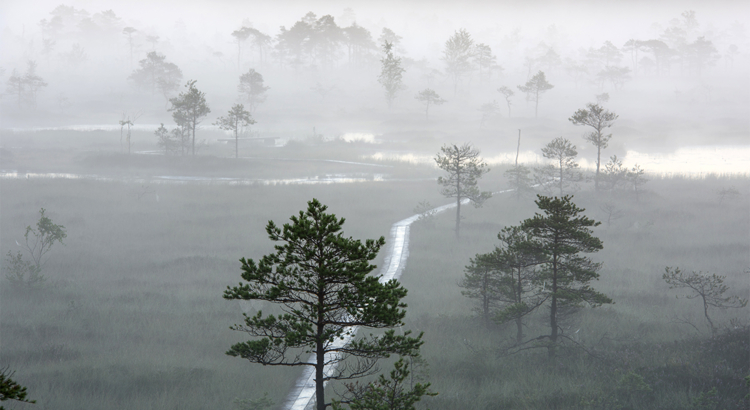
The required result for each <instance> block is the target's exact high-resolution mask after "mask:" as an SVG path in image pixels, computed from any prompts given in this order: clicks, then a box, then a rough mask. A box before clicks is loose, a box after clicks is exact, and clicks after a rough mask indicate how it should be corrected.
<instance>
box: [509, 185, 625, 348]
mask: <svg viewBox="0 0 750 410" xmlns="http://www.w3.org/2000/svg"><path fill="white" fill-rule="evenodd" d="M571 199H572V197H571V196H567V195H566V196H564V197H562V198H557V197H555V198H550V197H545V196H541V195H538V199H537V200H536V201H535V202H536V204H537V206H538V207H539V209H540V210H541V211H542V212H543V213H544V214H539V213H537V214H535V215H534V217H533V218H529V219H527V220H525V221H523V222H521V229H523V230H524V231H526V232H528V233H529V234H530V236H531V237H532V238H533V239H534V240H535V241H536V242H537V244H538V248H537V251H538V252H539V254H540V255H542V256H543V257H544V258H545V259H546V261H545V263H544V264H542V265H541V268H542V269H541V271H540V279H541V280H542V281H543V282H544V292H545V293H546V294H547V295H548V300H549V301H550V312H549V325H550V335H549V347H548V350H549V356H550V358H553V357H555V350H556V348H557V343H558V339H559V336H560V335H559V325H558V320H559V319H560V315H561V311H562V310H563V309H565V308H569V307H575V306H578V305H581V304H584V303H586V304H589V305H591V306H600V305H602V304H604V303H612V299H610V298H609V297H607V296H606V295H604V294H602V293H599V292H597V291H596V290H594V289H593V288H592V287H591V286H589V282H591V281H592V280H595V279H598V278H599V274H598V273H597V271H598V270H599V268H600V267H601V264H600V263H596V262H594V261H592V260H591V259H590V258H588V257H585V256H581V255H580V254H581V253H593V252H598V251H599V250H601V249H603V246H602V241H601V240H600V239H599V238H597V237H595V236H594V235H593V232H592V231H591V229H590V228H591V227H594V226H598V225H599V224H600V222H596V221H594V220H593V219H589V218H588V217H586V216H584V215H581V214H582V213H583V212H584V211H585V209H582V208H579V207H577V206H576V204H574V203H573V202H571Z"/></svg>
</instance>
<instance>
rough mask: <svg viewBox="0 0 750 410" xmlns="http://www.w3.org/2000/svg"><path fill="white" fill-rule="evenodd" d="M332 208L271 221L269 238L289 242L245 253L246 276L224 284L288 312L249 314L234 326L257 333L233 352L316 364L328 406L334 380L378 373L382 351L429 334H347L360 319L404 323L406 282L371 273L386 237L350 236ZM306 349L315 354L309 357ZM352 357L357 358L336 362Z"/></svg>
mask: <svg viewBox="0 0 750 410" xmlns="http://www.w3.org/2000/svg"><path fill="white" fill-rule="evenodd" d="M326 210H327V207H326V206H325V205H323V204H321V203H320V202H319V201H318V200H316V199H313V200H312V201H310V202H308V207H307V210H306V211H300V213H299V215H298V216H292V217H291V218H290V219H291V223H287V224H284V225H283V227H281V228H280V227H278V226H277V225H276V224H275V223H274V222H273V221H269V222H268V225H267V226H266V232H267V233H268V237H269V239H271V240H272V241H274V242H279V243H281V244H279V245H275V246H274V248H275V249H276V251H275V252H274V253H272V254H268V255H265V256H263V257H262V258H261V259H259V260H258V262H257V263H256V262H255V261H254V260H253V259H245V258H242V259H240V262H241V263H242V279H243V280H244V281H245V282H244V283H242V282H240V284H239V285H238V286H235V287H231V288H230V287H227V290H226V291H225V292H224V298H226V299H239V300H265V301H269V302H273V303H276V304H277V305H279V307H280V309H281V311H282V312H283V313H281V314H279V315H264V314H263V312H258V313H257V314H256V315H254V316H248V315H247V314H245V315H244V316H245V321H244V324H242V325H234V326H232V327H231V329H233V330H236V331H241V332H246V333H248V334H249V335H251V336H253V337H254V339H253V340H250V341H247V342H241V343H237V344H235V345H233V346H232V347H231V348H230V349H229V351H227V354H228V355H230V356H235V357H241V358H244V359H247V360H249V361H250V362H252V363H260V364H263V365H270V366H313V367H314V368H315V382H316V400H317V409H318V410H325V408H326V406H327V403H326V402H325V395H324V389H323V387H324V384H325V383H326V382H327V381H329V380H346V379H352V378H357V377H361V376H365V375H369V374H372V373H373V371H374V370H375V368H374V366H375V364H376V362H377V360H378V359H380V358H384V357H388V356H389V355H390V354H399V355H406V356H409V355H414V354H416V353H417V352H418V349H419V347H420V345H421V344H422V341H421V335H420V336H419V337H417V338H413V337H410V336H409V334H410V333H409V332H405V334H404V335H396V334H395V332H394V331H393V330H388V331H386V332H385V333H384V334H383V335H380V336H376V335H373V334H370V335H368V336H365V337H362V338H359V339H358V340H356V341H352V342H350V343H348V344H346V343H342V342H341V341H342V340H347V339H351V338H352V337H353V335H354V333H355V332H356V328H357V327H360V326H361V327H367V328H375V329H381V328H390V327H395V326H401V325H403V322H402V319H403V318H404V315H405V314H406V311H405V309H404V308H405V307H406V304H404V303H403V302H402V301H401V300H402V299H403V298H404V297H405V296H406V289H404V288H403V287H402V286H401V285H400V284H399V283H398V281H396V280H389V281H387V282H384V283H381V282H380V281H379V280H378V278H377V277H376V276H373V275H370V273H371V272H372V271H373V270H374V269H375V265H372V264H370V261H371V260H373V259H375V257H376V256H377V254H378V251H379V250H380V248H381V247H382V246H383V245H384V244H385V239H384V238H383V237H380V238H379V239H377V240H374V239H368V240H366V241H365V242H364V243H362V242H361V241H360V240H355V239H352V238H351V237H349V238H346V237H344V236H343V232H342V231H341V229H342V226H343V224H344V218H341V219H339V218H337V217H336V215H333V214H329V213H326ZM305 352H311V353H313V357H312V358H311V359H310V360H305V359H303V358H301V355H302V354H303V353H305ZM347 358H352V359H353V360H354V362H353V363H352V362H348V363H347V366H345V367H344V368H342V369H333V368H334V367H335V365H336V364H337V363H340V362H342V361H343V360H345V359H347ZM329 366H330V367H329ZM324 370H325V371H324Z"/></svg>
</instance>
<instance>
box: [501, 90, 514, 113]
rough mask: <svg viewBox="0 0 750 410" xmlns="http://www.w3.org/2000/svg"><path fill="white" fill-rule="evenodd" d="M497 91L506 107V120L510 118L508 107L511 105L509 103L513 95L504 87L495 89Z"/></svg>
mask: <svg viewBox="0 0 750 410" xmlns="http://www.w3.org/2000/svg"><path fill="white" fill-rule="evenodd" d="M497 91H498V92H499V93H500V94H502V95H503V97H505V103H506V104H507V105H508V118H510V106H511V105H513V103H512V102H511V101H510V99H511V97H513V95H514V94H515V93H514V92H513V90H511V89H510V88H508V87H506V86H502V87H500V88H498V89H497Z"/></svg>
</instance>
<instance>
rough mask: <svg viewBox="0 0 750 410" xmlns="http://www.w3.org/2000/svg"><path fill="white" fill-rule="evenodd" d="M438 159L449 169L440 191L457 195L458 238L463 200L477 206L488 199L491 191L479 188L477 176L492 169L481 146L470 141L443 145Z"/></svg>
mask: <svg viewBox="0 0 750 410" xmlns="http://www.w3.org/2000/svg"><path fill="white" fill-rule="evenodd" d="M435 163H436V164H437V166H438V167H439V168H440V169H442V170H443V171H445V172H447V173H448V176H446V177H439V178H438V184H439V185H440V186H442V189H441V190H440V193H442V194H443V195H445V196H446V197H448V198H456V238H458V237H459V236H460V235H459V230H460V223H461V201H463V200H464V199H468V200H470V201H471V203H472V204H473V205H474V206H476V207H479V206H482V204H483V203H484V201H485V200H487V199H489V198H490V197H491V196H492V194H491V193H490V192H480V191H479V184H478V179H479V178H481V177H482V175H484V174H486V173H488V172H490V169H489V168H487V163H486V162H484V161H483V160H482V159H481V158H480V157H479V150H478V149H476V148H474V147H472V146H471V144H468V143H467V144H464V145H461V146H460V147H459V146H458V145H444V146H443V147H442V148H440V152H439V153H438V154H437V156H436V157H435Z"/></svg>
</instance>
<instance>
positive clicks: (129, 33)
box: [122, 27, 138, 68]
mask: <svg viewBox="0 0 750 410" xmlns="http://www.w3.org/2000/svg"><path fill="white" fill-rule="evenodd" d="M137 31H138V30H136V29H134V28H133V27H125V28H124V29H122V34H124V35H126V36H128V48H130V60H129V61H130V68H132V67H133V33H135V32H137Z"/></svg>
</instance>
